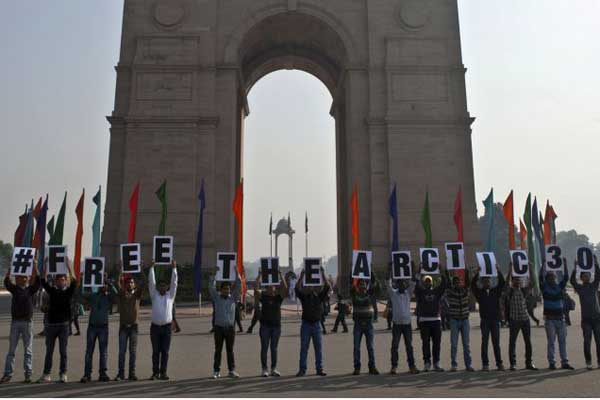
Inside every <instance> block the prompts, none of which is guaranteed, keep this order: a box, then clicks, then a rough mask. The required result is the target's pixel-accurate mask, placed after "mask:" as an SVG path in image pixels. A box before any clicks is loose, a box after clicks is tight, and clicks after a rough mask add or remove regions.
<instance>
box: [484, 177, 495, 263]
mask: <svg viewBox="0 0 600 400" xmlns="http://www.w3.org/2000/svg"><path fill="white" fill-rule="evenodd" d="M483 205H484V207H485V215H487V217H488V221H487V224H488V227H487V238H486V242H485V251H492V252H493V251H494V247H495V246H494V245H495V243H496V241H495V238H494V214H495V212H494V188H492V190H491V191H490V194H489V195H488V197H487V198H486V199H485V200H484V201H483Z"/></svg>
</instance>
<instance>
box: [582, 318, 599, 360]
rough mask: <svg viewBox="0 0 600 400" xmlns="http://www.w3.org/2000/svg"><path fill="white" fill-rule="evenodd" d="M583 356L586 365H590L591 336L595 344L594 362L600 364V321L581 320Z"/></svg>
mask: <svg viewBox="0 0 600 400" xmlns="http://www.w3.org/2000/svg"><path fill="white" fill-rule="evenodd" d="M581 329H582V330H583V355H584V356H585V362H586V364H591V363H592V334H593V335H594V341H595V342H596V361H597V362H598V364H600V320H582V321H581Z"/></svg>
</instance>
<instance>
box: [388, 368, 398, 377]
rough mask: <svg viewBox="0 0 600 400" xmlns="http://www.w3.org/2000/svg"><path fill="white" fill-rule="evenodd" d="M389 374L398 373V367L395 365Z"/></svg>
mask: <svg viewBox="0 0 600 400" xmlns="http://www.w3.org/2000/svg"><path fill="white" fill-rule="evenodd" d="M390 375H398V369H397V368H395V367H394V368H392V369H390Z"/></svg>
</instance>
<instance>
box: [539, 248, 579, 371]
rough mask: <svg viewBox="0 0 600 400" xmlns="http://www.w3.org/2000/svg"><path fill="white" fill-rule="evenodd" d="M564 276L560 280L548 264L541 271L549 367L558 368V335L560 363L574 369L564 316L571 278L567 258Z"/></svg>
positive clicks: (563, 366)
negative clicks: (568, 350) (565, 298)
mask: <svg viewBox="0 0 600 400" xmlns="http://www.w3.org/2000/svg"><path fill="white" fill-rule="evenodd" d="M563 264H564V265H563V268H564V269H563V277H562V279H561V280H560V282H558V279H557V276H556V272H554V271H548V270H547V269H546V265H545V264H544V266H542V270H541V271H540V278H539V279H540V289H541V290H542V297H543V298H544V319H545V323H544V327H545V328H546V337H547V338H548V367H549V368H550V369H551V370H554V369H556V360H555V356H554V353H555V348H554V343H555V342H556V338H557V336H558V348H559V350H560V363H561V368H562V369H574V368H573V367H572V366H571V365H570V364H569V359H568V357H567V325H566V324H565V318H564V303H563V302H564V297H563V290H564V289H565V287H566V286H567V281H568V280H569V271H568V270H567V260H566V259H565V260H563Z"/></svg>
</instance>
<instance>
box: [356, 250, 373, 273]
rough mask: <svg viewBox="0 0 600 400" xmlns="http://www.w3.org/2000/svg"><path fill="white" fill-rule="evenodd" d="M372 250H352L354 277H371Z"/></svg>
mask: <svg viewBox="0 0 600 400" xmlns="http://www.w3.org/2000/svg"><path fill="white" fill-rule="evenodd" d="M372 259H373V252H372V251H365V250H353V251H352V277H353V278H355V279H367V280H370V279H371V261H372Z"/></svg>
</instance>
